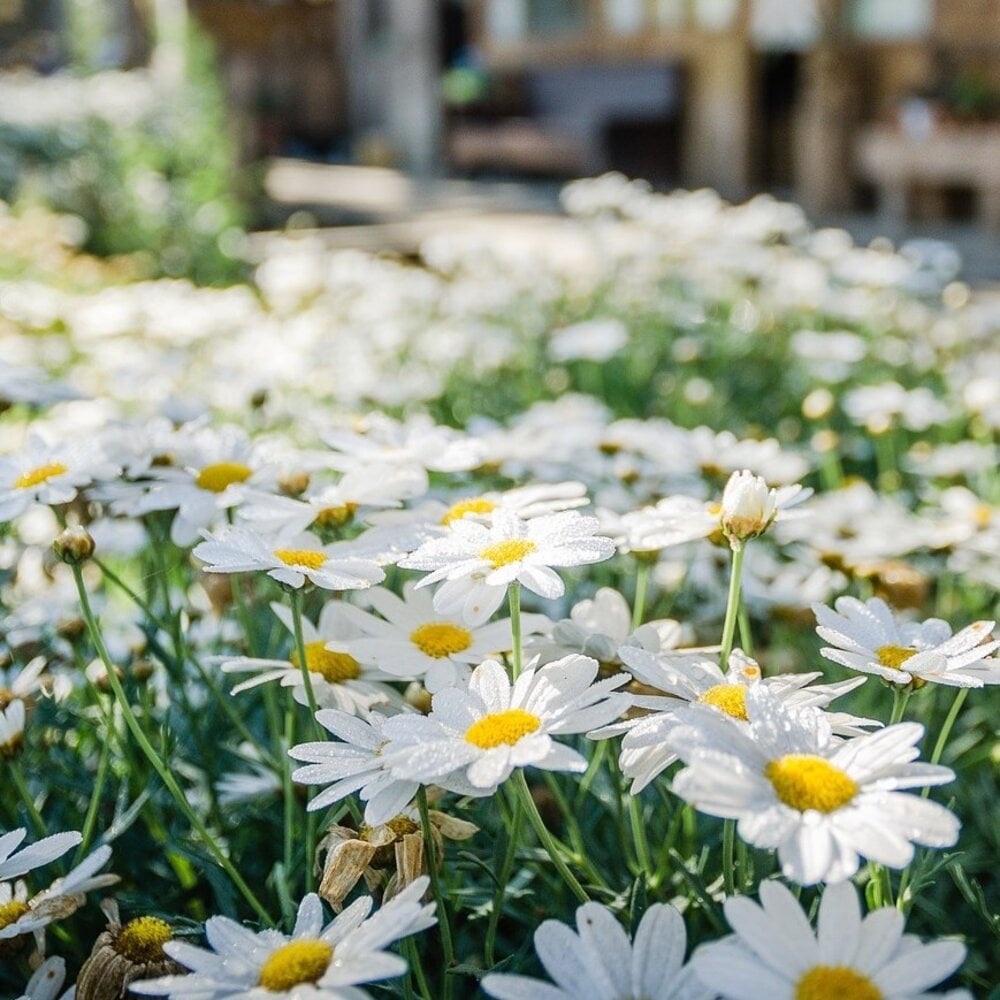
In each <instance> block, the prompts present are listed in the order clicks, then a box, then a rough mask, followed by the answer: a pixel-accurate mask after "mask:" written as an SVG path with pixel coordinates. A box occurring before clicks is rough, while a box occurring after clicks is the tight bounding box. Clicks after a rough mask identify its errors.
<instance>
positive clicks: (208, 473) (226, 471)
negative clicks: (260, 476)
mask: <svg viewBox="0 0 1000 1000" xmlns="http://www.w3.org/2000/svg"><path fill="white" fill-rule="evenodd" d="M252 475H253V469H251V468H250V467H249V466H246V465H241V464H240V463H239V462H216V463H215V464H214V465H206V466H205V468H204V469H202V470H201V472H199V473H198V476H197V478H196V479H195V481H194V482H195V485H196V486H197V487H198V488H199V489H201V490H208V491H209V492H210V493H223V492H225V491H226V490H227V489H228V488H229V487H230V486H232V485H233V483H245V482H246V481H247V480H248V479H249V478H250V477H251V476H252Z"/></svg>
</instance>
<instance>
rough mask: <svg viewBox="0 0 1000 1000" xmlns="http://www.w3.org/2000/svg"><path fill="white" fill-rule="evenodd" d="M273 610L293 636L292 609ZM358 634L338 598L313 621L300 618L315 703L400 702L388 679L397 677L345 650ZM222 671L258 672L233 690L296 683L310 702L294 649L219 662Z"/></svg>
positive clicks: (363, 706)
mask: <svg viewBox="0 0 1000 1000" xmlns="http://www.w3.org/2000/svg"><path fill="white" fill-rule="evenodd" d="M271 610H272V611H273V612H274V614H275V615H276V616H277V618H278V619H279V620H280V622H281V624H282V625H284V626H285V628H286V629H287V630H288V632H289V633H290V634H291V635H293V636H294V634H295V623H294V619H293V618H292V613H291V611H290V610H289V609H288V608H286V607H285V606H284V605H281V604H272V605H271ZM358 635H359V632H358V629H357V628H356V627H355V626H354V624H353V623H352V620H351V617H350V614H349V611H348V606H347V605H345V604H343V603H341V602H338V601H328V602H327V603H326V604H325V605H324V606H323V610H322V611H321V612H320V616H319V621H318V622H317V623H316V624H315V625H314V624H313V623H312V622H311V621H310V620H309V619H308V618H307V617H306V616H303V617H302V639H303V642H304V644H305V648H306V669H308V671H309V674H310V680H311V681H312V688H313V693H314V695H315V697H316V703H317V704H318V705H319V706H320V707H321V708H339V709H341V710H342V711H345V712H350V713H351V714H357V713H359V712H364V711H367V710H368V709H370V708H371V707H372V706H373V705H378V704H383V703H388V702H391V703H393V704H396V705H398V704H399V703H400V697H399V695H398V694H397V693H396V691H395V690H394V689H393V688H391V687H389V686H388V685H386V683H385V681H390V680H397V679H398V678H397V677H396V676H394V675H392V674H387V673H384V672H383V671H381V670H378V669H377V668H371V667H365V666H362V665H361V664H360V663H359V662H358V661H357V660H356V659H355V658H354V657H353V656H352V655H351V654H350V653H349V652H347V650H346V646H347V645H348V642H349V640H351V639H354V638H356V637H357V636H358ZM220 662H221V665H222V671H223V673H227V674H246V673H252V674H255V675H256V676H254V677H251V678H250V680H246V681H241V682H240V683H239V684H237V685H236V686H235V687H234V688H233V691H232V693H233V694H234V695H235V694H239V693H240V692H242V691H248V690H250V689H251V688H255V687H257V686H258V685H260V684H268V683H270V682H271V681H280V682H281V686H282V687H290V688H292V696H293V697H294V698H295V700H296V701H297V702H298V703H299V704H300V705H306V704H308V696H307V694H306V690H305V682H304V680H303V678H302V665H301V663H300V662H299V655H298V651H297V650H296V649H294V648H293V649H292V650H291V652H290V653H289V656H288V659H287V660H266V659H260V658H257V657H250V656H240V657H234V658H232V659H223V660H221V661H220Z"/></svg>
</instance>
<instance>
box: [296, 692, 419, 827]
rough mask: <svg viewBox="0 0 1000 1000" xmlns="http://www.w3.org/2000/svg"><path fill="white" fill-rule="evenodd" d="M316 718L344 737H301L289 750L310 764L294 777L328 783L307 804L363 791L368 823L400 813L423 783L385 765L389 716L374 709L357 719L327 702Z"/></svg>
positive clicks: (329, 801) (321, 806)
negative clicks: (311, 740)
mask: <svg viewBox="0 0 1000 1000" xmlns="http://www.w3.org/2000/svg"><path fill="white" fill-rule="evenodd" d="M316 721H317V722H318V723H319V724H320V725H321V726H322V727H323V728H324V729H325V730H327V732H329V733H332V734H333V735H334V736H336V737H337V740H339V741H341V742H333V741H326V742H323V743H300V744H299V745H298V746H294V747H292V749H291V750H289V751H288V756H289V757H291V758H293V759H294V760H301V761H305V762H307V763H308V764H310V765H311V766H310V767H300V768H299V769H298V770H297V771H293V772H292V780H293V781H295V782H297V783H298V784H300V785H328V786H329V787H328V788H326V789H325V790H324V791H322V792H320V793H319V795H316V796H315V797H314V798H313V799H311V800H310V802H309V806H308V808H309V809H310V810H315V809H326V808H327V807H328V806H331V805H333V804H334V803H335V802H339V801H340V800H341V799H342V798H344V797H345V796H347V795H351V794H353V793H354V792H359V793H360V798H361V801H362V802H364V803H365V823H366V824H367V825H368V826H380V825H381V824H383V823H388V822H389V820H391V819H392V818H393V817H394V816H397V815H399V813H401V812H402V811H403V810H404V809H405V808H406V807H407V806H408V805H409V804H410V802H411V801H412V800H413V797H414V796H415V795H416V794H417V790H418V789H419V787H420V785H419V782H416V781H411V780H404V779H400V778H397V777H396V776H395V775H394V774H392V772H391V771H389V769H388V768H387V767H386V762H385V759H384V758H383V755H382V751H383V750H384V749H385V748H386V747H388V745H389V737H388V736H387V735H386V734H385V732H384V728H385V722H386V719H385V717H384V716H381V715H379V714H378V713H377V712H371V713H369V715H368V717H367V718H366V719H358V718H355V717H354V716H352V715H348V714H347V713H346V712H338V711H337V710H335V709H330V708H328V709H323V710H321V711H319V712H317V713H316Z"/></svg>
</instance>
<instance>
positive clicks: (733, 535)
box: [719, 469, 778, 549]
mask: <svg viewBox="0 0 1000 1000" xmlns="http://www.w3.org/2000/svg"><path fill="white" fill-rule="evenodd" d="M777 513H778V511H777V506H776V498H775V493H774V490H772V489H770V488H769V487H768V485H767V483H766V482H765V481H764V480H763V479H761V477H760V476H755V475H754V474H753V473H752V472H750V471H749V470H747V469H744V470H743V471H742V472H734V473H733V474H732V475H731V476H730V477H729V482H727V483H726V488H725V490H724V491H723V494H722V511H721V514H720V517H719V521H720V523H721V525H722V530H723V532H724V534H725V536H726V538H728V539H729V544H730V545H731V546H732V547H733V548H734V549H737V548H739V547H740V544H741V543H742V542H745V541H746V540H747V539H748V538H756V537H757V535H760V534H762V533H763V532H765V531H766V530H767V528H768V525H770V523H771V522H772V521H773V520H774V518H775V516H776V515H777Z"/></svg>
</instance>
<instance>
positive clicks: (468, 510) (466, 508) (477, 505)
mask: <svg viewBox="0 0 1000 1000" xmlns="http://www.w3.org/2000/svg"><path fill="white" fill-rule="evenodd" d="M496 508H497V505H496V504H495V503H494V502H493V501H492V500H487V499H486V497H468V498H466V499H465V500H459V501H458V503H455V504H452V505H451V506H450V507H449V508H448V509H447V510H446V511H445V512H444V514H443V515H442V517H441V523H442V524H451V522H452V521H461V520H462V518H463V517H465V515H466V514H491V513H493V511H495V510H496Z"/></svg>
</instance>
